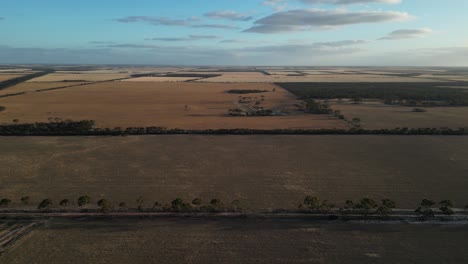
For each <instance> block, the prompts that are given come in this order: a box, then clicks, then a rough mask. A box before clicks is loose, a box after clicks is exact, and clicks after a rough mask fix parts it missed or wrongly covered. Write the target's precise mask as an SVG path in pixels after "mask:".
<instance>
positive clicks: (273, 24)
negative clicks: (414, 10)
mask: <svg viewBox="0 0 468 264" xmlns="http://www.w3.org/2000/svg"><path fill="white" fill-rule="evenodd" d="M409 18H410V15H409V14H408V13H403V12H390V11H361V12H354V11H345V10H324V9H307V10H302V9H297V10H289V11H284V12H278V13H275V14H272V15H270V16H267V17H265V18H262V19H260V20H257V21H255V25H254V26H253V27H251V28H249V29H247V30H245V32H256V33H279V32H289V31H299V30H307V29H311V28H322V29H323V28H333V27H339V26H345V25H352V24H362V23H382V22H391V21H404V20H407V19H409Z"/></svg>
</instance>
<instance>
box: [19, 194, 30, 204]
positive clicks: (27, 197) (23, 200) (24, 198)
mask: <svg viewBox="0 0 468 264" xmlns="http://www.w3.org/2000/svg"><path fill="white" fill-rule="evenodd" d="M29 200H30V199H29V196H23V197H21V204H23V205H28V204H29Z"/></svg>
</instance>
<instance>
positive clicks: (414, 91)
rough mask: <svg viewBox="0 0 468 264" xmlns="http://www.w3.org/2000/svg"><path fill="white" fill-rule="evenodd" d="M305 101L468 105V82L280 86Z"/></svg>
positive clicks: (296, 84) (288, 84) (295, 84)
mask: <svg viewBox="0 0 468 264" xmlns="http://www.w3.org/2000/svg"><path fill="white" fill-rule="evenodd" d="M277 85H279V86H281V87H283V88H285V89H287V90H288V91H290V92H291V93H293V94H295V95H296V96H298V97H299V98H301V99H309V98H314V99H335V98H364V99H381V100H384V101H385V100H386V101H388V100H415V101H444V102H446V103H447V104H448V105H453V106H462V105H468V89H463V88H443V87H441V86H454V87H456V86H467V85H468V83H467V82H446V83H277Z"/></svg>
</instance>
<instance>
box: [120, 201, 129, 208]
mask: <svg viewBox="0 0 468 264" xmlns="http://www.w3.org/2000/svg"><path fill="white" fill-rule="evenodd" d="M119 207H120V208H125V207H127V204H126V203H125V202H120V203H119Z"/></svg>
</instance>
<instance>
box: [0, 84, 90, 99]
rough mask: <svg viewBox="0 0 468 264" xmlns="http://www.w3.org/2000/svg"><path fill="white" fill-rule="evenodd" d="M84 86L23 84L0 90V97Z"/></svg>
mask: <svg viewBox="0 0 468 264" xmlns="http://www.w3.org/2000/svg"><path fill="white" fill-rule="evenodd" d="M79 84H85V82H34V83H31V82H23V83H20V84H17V85H15V86H12V87H8V88H7V89H3V90H0V96H1V95H5V94H15V93H23V92H26V93H28V92H35V91H38V90H43V89H51V88H57V87H64V86H69V85H79Z"/></svg>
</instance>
